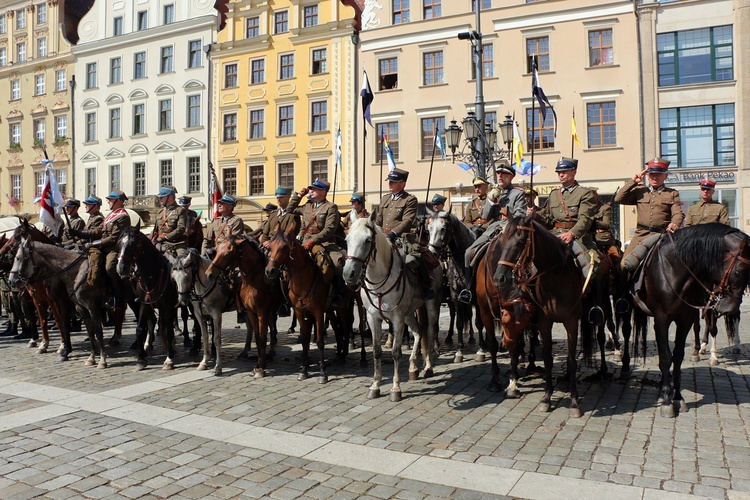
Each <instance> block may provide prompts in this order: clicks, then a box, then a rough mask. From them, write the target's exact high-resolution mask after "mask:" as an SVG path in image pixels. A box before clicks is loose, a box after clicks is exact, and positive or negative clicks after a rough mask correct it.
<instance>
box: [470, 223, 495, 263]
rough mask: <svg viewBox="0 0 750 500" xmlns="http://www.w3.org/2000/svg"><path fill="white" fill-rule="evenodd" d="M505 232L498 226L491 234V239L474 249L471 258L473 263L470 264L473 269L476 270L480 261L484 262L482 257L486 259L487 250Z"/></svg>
mask: <svg viewBox="0 0 750 500" xmlns="http://www.w3.org/2000/svg"><path fill="white" fill-rule="evenodd" d="M502 232H503V226H497V227H495V228H494V229H493V230H492V233H490V234H489V237H488V238H487V239H486V240H485V241H484V243H482V244H481V245H477V246H476V247H475V248H473V249H472V251H473V255H472V256H471V261H470V262H469V264H470V265H471V267H472V268H476V267H477V265H478V264H479V261H480V260H482V257H484V254H485V253H487V249H488V248H489V247H490V243H492V241H493V240H494V239H495V237H496V236H497V235H498V234H500V233H502Z"/></svg>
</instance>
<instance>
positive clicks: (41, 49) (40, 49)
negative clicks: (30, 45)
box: [36, 37, 47, 57]
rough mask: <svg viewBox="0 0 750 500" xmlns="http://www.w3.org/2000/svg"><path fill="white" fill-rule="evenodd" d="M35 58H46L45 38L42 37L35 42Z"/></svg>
mask: <svg viewBox="0 0 750 500" xmlns="http://www.w3.org/2000/svg"><path fill="white" fill-rule="evenodd" d="M36 56H37V57H47V38H45V37H42V38H39V39H38V40H37V41H36Z"/></svg>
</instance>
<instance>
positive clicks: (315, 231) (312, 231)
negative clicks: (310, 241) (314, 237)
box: [307, 227, 320, 234]
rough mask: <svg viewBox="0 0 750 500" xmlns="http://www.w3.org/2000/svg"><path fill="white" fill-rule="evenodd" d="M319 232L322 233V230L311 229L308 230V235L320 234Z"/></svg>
mask: <svg viewBox="0 0 750 500" xmlns="http://www.w3.org/2000/svg"><path fill="white" fill-rule="evenodd" d="M319 232H320V229H318V228H316V227H311V228H310V229H308V230H307V234H318V233H319Z"/></svg>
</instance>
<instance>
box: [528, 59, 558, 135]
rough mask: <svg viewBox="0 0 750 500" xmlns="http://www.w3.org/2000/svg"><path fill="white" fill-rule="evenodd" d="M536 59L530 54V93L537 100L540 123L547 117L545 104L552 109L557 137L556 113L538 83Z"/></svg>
mask: <svg viewBox="0 0 750 500" xmlns="http://www.w3.org/2000/svg"><path fill="white" fill-rule="evenodd" d="M536 60H537V56H532V58H531V68H532V76H531V95H532V98H534V97H536V100H537V102H539V114H541V115H542V123H544V121H545V120H546V119H547V106H549V108H550V109H551V110H552V116H553V117H554V122H555V137H557V113H555V108H554V106H552V103H550V102H549V99H547V96H546V95H545V94H544V90H542V86H541V85H539V72H538V71H537V64H536Z"/></svg>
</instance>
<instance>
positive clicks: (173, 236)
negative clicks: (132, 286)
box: [151, 186, 188, 257]
mask: <svg viewBox="0 0 750 500" xmlns="http://www.w3.org/2000/svg"><path fill="white" fill-rule="evenodd" d="M175 194H177V190H176V189H175V187H174V186H162V188H161V189H160V190H159V193H158V194H157V195H156V197H157V198H158V199H159V203H160V204H161V210H159V213H158V214H157V215H156V227H155V228H154V232H153V233H152V234H151V243H154V244H155V245H156V248H158V249H159V251H161V252H162V253H164V254H166V255H169V254H168V253H167V251H168V250H171V251H172V252H174V253H176V254H177V257H180V256H181V255H182V254H183V253H185V250H186V248H187V244H186V240H187V230H188V218H187V211H186V210H185V209H184V208H183V207H181V206H179V205H177V203H176V201H175Z"/></svg>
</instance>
